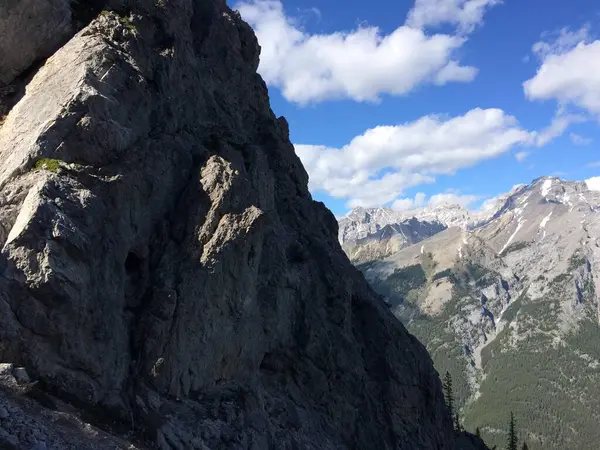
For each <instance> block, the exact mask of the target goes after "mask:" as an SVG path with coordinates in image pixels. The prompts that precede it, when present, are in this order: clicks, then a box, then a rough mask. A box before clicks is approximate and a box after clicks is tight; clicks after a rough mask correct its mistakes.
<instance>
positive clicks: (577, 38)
mask: <svg viewBox="0 0 600 450" xmlns="http://www.w3.org/2000/svg"><path fill="white" fill-rule="evenodd" d="M533 52H534V53H535V54H536V55H537V56H538V57H539V58H540V67H539V68H538V70H537V73H536V75H535V76H534V77H533V78H531V79H529V80H527V81H525V83H524V84H523V88H524V91H525V95H526V96H527V98H528V99H530V100H555V101H557V102H558V103H559V105H560V106H561V107H563V108H564V107H568V106H575V107H578V108H581V109H583V110H585V111H587V112H589V113H591V114H592V115H594V116H599V115H600V77H599V76H598V73H600V40H592V39H591V38H590V36H589V32H588V28H587V27H584V28H582V29H581V30H578V31H573V32H572V31H568V30H564V29H563V30H561V31H560V32H559V35H558V37H557V38H556V39H555V40H554V41H551V42H543V41H541V42H538V43H536V44H535V45H534V46H533Z"/></svg>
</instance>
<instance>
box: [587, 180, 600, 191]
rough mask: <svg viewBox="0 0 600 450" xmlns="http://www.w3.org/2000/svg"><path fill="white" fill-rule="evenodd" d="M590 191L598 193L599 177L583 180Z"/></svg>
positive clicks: (599, 187)
mask: <svg viewBox="0 0 600 450" xmlns="http://www.w3.org/2000/svg"><path fill="white" fill-rule="evenodd" d="M585 184H587V187H588V189H589V190H590V191H600V177H592V178H588V179H587V180H585Z"/></svg>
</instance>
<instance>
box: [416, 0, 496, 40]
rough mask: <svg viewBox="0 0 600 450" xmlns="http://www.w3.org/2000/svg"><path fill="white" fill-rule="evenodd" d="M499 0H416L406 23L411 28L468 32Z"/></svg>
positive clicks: (480, 21)
mask: <svg viewBox="0 0 600 450" xmlns="http://www.w3.org/2000/svg"><path fill="white" fill-rule="evenodd" d="M500 3H501V1H500V0H416V1H415V6H414V7H413V9H411V10H410V12H409V13H408V18H407V21H406V23H407V24H408V25H410V26H413V27H418V28H421V27H435V26H439V25H442V24H446V23H448V24H451V25H456V26H457V27H458V29H459V30H460V31H461V32H470V31H472V30H473V29H474V28H475V27H476V26H477V25H480V24H481V23H482V22H483V15H484V14H485V12H486V11H487V10H488V9H489V8H491V7H492V6H494V5H498V4H500Z"/></svg>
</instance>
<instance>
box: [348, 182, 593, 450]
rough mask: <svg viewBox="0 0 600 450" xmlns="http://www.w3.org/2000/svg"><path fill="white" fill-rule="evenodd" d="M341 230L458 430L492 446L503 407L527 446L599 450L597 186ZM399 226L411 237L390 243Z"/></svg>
mask: <svg viewBox="0 0 600 450" xmlns="http://www.w3.org/2000/svg"><path fill="white" fill-rule="evenodd" d="M423 218H426V219H427V220H433V221H434V223H436V224H438V228H440V226H441V228H442V231H436V228H435V227H432V226H431V223H430V222H427V221H425V222H423V221H422V219H423ZM394 220H398V221H399V222H398V223H394ZM339 225H340V227H339V239H340V242H341V243H342V245H343V247H344V249H345V250H346V251H347V253H348V254H349V256H350V258H351V259H353V261H354V262H355V264H356V265H357V267H358V268H359V269H360V270H361V271H362V272H363V273H364V274H365V276H366V278H367V279H368V281H369V282H370V283H371V285H372V286H373V287H374V288H375V290H376V291H377V292H379V293H380V295H382V296H383V297H384V298H385V300H386V302H387V303H388V305H389V307H390V308H391V310H392V311H393V312H394V314H395V315H396V316H397V317H398V318H400V319H401V320H402V322H403V323H404V324H405V325H406V326H407V327H408V329H409V330H410V331H411V332H412V333H414V334H415V335H416V336H417V337H418V338H419V339H420V340H421V341H422V342H423V343H424V344H425V345H426V347H427V349H428V350H429V352H430V354H431V355H432V357H433V360H434V363H435V366H436V369H437V370H438V371H439V372H440V373H445V372H446V371H448V372H449V373H451V375H452V377H453V379H454V385H455V392H456V395H457V398H458V404H459V406H460V414H461V417H462V422H463V424H464V426H465V427H467V428H468V429H471V430H474V429H476V428H479V429H480V431H481V434H482V436H483V438H484V440H485V441H486V443H488V444H489V445H491V444H497V445H500V446H502V445H504V444H505V434H504V433H505V430H506V423H507V418H508V417H509V414H510V412H511V411H512V412H514V413H515V416H516V417H517V420H518V421H519V430H520V438H521V439H522V440H525V441H527V442H528V445H529V447H530V448H533V449H536V448H537V449H565V448H582V449H593V448H596V443H597V442H598V441H600V430H599V429H598V427H597V423H598V421H599V420H600V410H599V408H598V407H597V398H598V396H600V388H599V386H600V371H599V369H600V339H599V338H600V329H599V320H600V310H599V305H600V301H599V294H600V191H598V190H597V187H596V186H593V185H591V184H587V183H586V182H577V181H565V180H562V179H560V178H557V177H542V178H538V179H536V180H534V181H533V182H532V183H531V184H529V185H520V186H516V187H515V188H514V189H513V190H512V191H511V192H509V193H507V194H506V195H505V196H503V197H502V198H501V200H500V201H499V202H498V203H497V205H496V206H495V207H494V208H493V209H491V210H489V211H487V212H486V213H484V214H482V213H475V214H473V213H470V212H468V211H466V210H464V209H463V208H460V207H459V206H456V205H454V206H449V205H442V206H439V207H437V208H435V209H434V210H432V209H428V210H420V211H416V212H415V213H414V214H413V218H412V219H408V218H407V217H406V213H400V214H398V213H394V214H392V212H390V210H388V209H383V208H377V209H371V210H364V209H356V210H354V211H352V212H351V213H350V214H348V216H347V217H345V218H343V219H341V220H340V221H339ZM457 225H458V226H457ZM411 228H413V229H414V230H415V233H411ZM396 229H398V230H402V233H403V234H404V235H409V236H411V237H412V236H415V237H414V238H412V239H405V240H402V239H400V240H402V241H403V242H402V244H401V245H400V244H398V245H395V246H394V247H391V246H390V244H389V242H390V241H391V240H392V239H393V238H394V237H393V236H390V234H391V232H392V231H393V230H396ZM382 230H389V232H388V233H385V236H384V233H382ZM421 230H426V232H425V233H422V232H421ZM427 234H430V235H429V236H428V235H427ZM396 240H399V239H398V238H396ZM377 241H378V242H379V244H378V245H377V244H375V242H377ZM367 246H368V249H369V250H368V252H367V251H366V250H365V248H367ZM357 248H358V250H357ZM349 249H350V250H351V251H349ZM369 255H373V256H375V257H373V258H370V257H369Z"/></svg>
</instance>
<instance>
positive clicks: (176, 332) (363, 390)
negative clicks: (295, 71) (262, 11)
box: [0, 0, 481, 450]
mask: <svg viewBox="0 0 600 450" xmlns="http://www.w3.org/2000/svg"><path fill="white" fill-rule="evenodd" d="M18 3H19V2H8V4H7V3H6V2H5V3H3V4H2V5H0V18H6V17H9V18H10V17H13V18H14V17H17V18H18V19H19V20H11V21H8V22H6V21H5V22H3V23H2V28H1V29H2V35H3V36H5V35H7V34H8V35H10V34H11V33H12V34H13V35H14V36H17V35H19V33H22V31H23V30H24V29H27V28H28V27H32V28H35V26H36V24H39V23H44V16H43V14H44V11H45V9H44V8H41V7H39V6H40V5H41V4H42V3H44V2H42V1H41V0H32V1H31V2H29V3H31V4H32V7H31V9H30V11H29V14H17V15H13V14H11V13H12V12H14V10H13V11H11V9H10V8H15V7H17V6H15V5H17V4H18ZM53 3H54V4H56V5H58V4H60V6H62V7H66V11H67V12H66V13H65V15H64V17H63V19H64V20H65V21H67V22H69V23H71V25H72V28H73V29H75V28H77V27H78V26H79V25H78V24H79V22H78V20H80V19H81V17H89V18H90V20H91V23H89V24H88V25H86V26H84V27H83V29H81V31H79V32H78V33H77V34H75V35H72V34H69V33H70V32H69V27H66V28H65V27H60V28H56V29H55V31H56V33H57V34H55V35H53V36H52V37H53V39H54V40H53V41H52V42H53V46H52V51H55V50H56V51H55V53H53V54H52V56H51V57H50V58H49V59H47V60H44V57H45V56H47V54H46V52H47V51H48V50H49V49H48V48H47V46H45V45H41V43H39V42H38V44H40V45H39V46H33V47H32V51H33V52H34V53H35V54H34V55H33V56H34V57H33V58H27V61H29V62H31V61H38V62H39V63H36V64H35V65H34V66H31V67H30V71H26V72H22V69H23V65H26V60H24V59H21V60H20V63H19V64H18V65H16V66H15V67H14V70H13V71H11V73H10V80H12V81H8V83H12V84H11V85H10V86H8V87H7V89H2V90H0V92H2V94H0V95H4V92H11V95H10V97H11V98H9V99H7V98H6V97H2V102H1V103H2V105H4V106H3V107H4V108H8V109H9V112H8V115H7V117H6V118H3V119H4V120H3V121H2V123H1V124H0V156H1V157H2V161H3V165H2V167H1V168H0V248H1V251H0V312H1V314H0V360H1V361H3V362H6V363H11V364H14V366H11V365H3V366H2V376H1V377H0V385H1V386H2V389H3V390H5V391H6V393H7V394H6V395H2V396H0V446H2V447H10V446H12V447H11V448H33V446H36V445H37V447H36V448H45V447H46V446H49V447H52V448H115V446H116V447H119V446H121V447H122V443H123V441H122V440H121V439H119V438H116V437H115V438H114V439H110V438H107V437H106V436H105V435H99V434H98V433H96V432H95V431H94V427H91V426H89V425H87V423H90V422H91V423H92V424H93V425H96V426H98V427H104V428H106V429H107V431H109V432H111V433H113V434H116V435H118V436H120V437H123V438H126V439H133V438H132V436H133V437H138V438H140V439H142V444H141V445H140V446H141V447H151V448H155V447H159V448H161V449H182V448H186V449H187V448H197V449H203V450H206V449H215V450H216V449H299V448H302V449H336V450H337V449H344V448H357V449H371V448H372V449H378V450H379V449H415V448H436V449H452V448H477V447H479V448H481V444H479V445H478V444H477V441H476V440H471V439H470V438H469V437H468V436H466V435H462V436H461V435H457V434H456V433H454V432H453V430H452V422H451V418H450V417H449V414H448V412H447V410H446V408H445V406H444V401H443V396H442V392H441V385H440V381H439V378H438V375H437V373H436V372H435V371H434V369H433V365H432V362H431V360H430V358H429V356H428V355H427V353H426V351H425V349H424V347H423V346H422V345H421V344H420V343H419V342H418V341H417V340H416V339H415V338H414V337H413V336H411V335H410V334H409V333H408V332H407V331H406V329H405V328H404V327H403V326H402V325H401V324H400V323H399V322H398V321H397V320H396V318H394V317H393V315H392V314H391V313H390V312H389V311H388V310H387V308H386V307H385V305H384V304H383V303H382V302H381V300H380V298H379V297H378V296H377V295H376V294H375V293H374V292H373V291H372V290H371V289H370V288H369V286H368V285H367V283H366V282H365V280H364V278H363V277H362V276H360V274H359V273H358V271H356V270H355V269H354V268H353V267H352V266H351V264H350V262H349V261H348V259H347V258H346V257H345V255H344V254H343V252H342V250H341V248H340V245H339V243H338V241H337V229H336V222H335V219H334V217H333V215H332V214H331V213H330V212H329V211H328V210H326V209H325V207H324V206H323V205H322V204H320V203H316V202H314V201H313V200H312V198H311V196H310V194H309V192H308V189H307V183H308V177H307V174H306V172H305V170H304V169H303V167H302V165H301V163H300V160H299V159H298V158H297V156H296V155H295V153H294V149H293V146H292V144H291V143H290V141H289V130H288V126H287V122H286V121H285V119H283V118H276V117H275V116H274V115H273V113H272V111H271V109H270V107H269V102H268V95H267V89H266V86H265V84H264V82H263V81H262V79H261V78H260V77H259V76H258V75H257V74H256V69H257V67H258V63H259V46H258V44H257V42H256V39H255V36H254V34H253V33H252V30H251V29H250V27H249V26H248V25H247V24H245V23H244V22H242V21H241V19H240V17H239V15H238V14H236V13H234V12H232V11H231V10H230V9H229V8H228V7H227V6H226V5H225V2H224V1H221V0H203V1H202V0H177V1H158V2H155V1H154V0H140V1H136V2H120V1H115V2H102V1H94V2H87V3H85V4H83V3H82V2H76V3H74V6H77V7H78V8H79V7H80V8H83V11H80V12H79V13H78V14H77V18H76V17H75V15H74V16H73V17H70V12H71V10H70V8H69V6H70V3H69V2H66V1H61V0H53ZM36 4H37V6H38V7H36ZM123 4H127V5H129V8H131V9H125V8H123V7H122V5H123ZM63 9H64V8H63ZM57 11H60V9H57ZM37 14H42V16H38V15H37ZM21 21H25V23H23V22H21ZM48 23H49V24H51V23H54V20H52V21H49V22H48ZM52 29H53V28H52V27H50V28H49V30H50V32H51V31H52ZM45 31H48V30H45ZM64 33H68V34H67V35H66V36H65V34H64ZM57 43H59V44H57ZM55 44H56V45H55ZM56 47H60V48H58V49H57V48H56ZM38 66H40V68H39V70H36V69H37V68H38ZM2 74H3V75H2V77H3V78H2V80H6V79H9V78H4V71H3V72H2ZM2 82H5V81H2ZM25 85H26V89H25V90H21V87H23V86H25ZM13 88H14V89H13ZM17 366H22V367H17ZM25 372H27V373H29V375H30V377H31V378H32V379H33V380H36V381H37V384H30V383H28V382H27V377H26V376H25ZM19 380H20V381H19ZM26 394H27V395H28V397H27V398H24V397H23V395H26ZM32 398H34V399H35V400H36V401H37V402H38V403H37V406H35V407H34V406H32V405H31V403H30V402H29V400H31V399H32ZM21 400H22V402H21ZM26 400H27V401H26ZM11 414H13V415H11ZM67 415H69V416H71V417H74V416H76V417H77V418H78V420H73V421H68V420H67V421H65V420H64V418H65V417H66V416H67ZM61 417H62V418H63V419H62V420H61ZM44 418H46V420H44ZM54 419H56V425H55V426H53V425H52V424H53V423H54V422H53V420H54ZM73 423H75V424H80V425H78V426H74V427H72V426H70V425H71V424H73ZM42 424H44V425H42ZM5 427H6V428H5ZM69 430H71V431H69ZM82 435H84V436H83V438H85V437H86V436H87V439H84V440H83V442H87V443H86V444H82ZM106 439H108V440H106ZM109 441H110V442H109ZM127 445H129V444H127Z"/></svg>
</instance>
